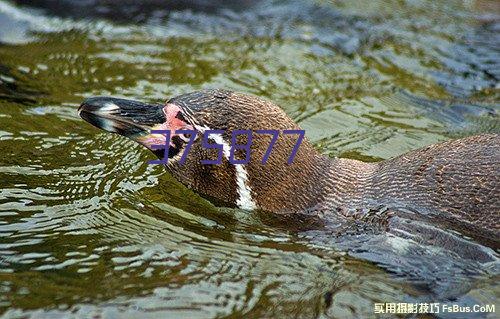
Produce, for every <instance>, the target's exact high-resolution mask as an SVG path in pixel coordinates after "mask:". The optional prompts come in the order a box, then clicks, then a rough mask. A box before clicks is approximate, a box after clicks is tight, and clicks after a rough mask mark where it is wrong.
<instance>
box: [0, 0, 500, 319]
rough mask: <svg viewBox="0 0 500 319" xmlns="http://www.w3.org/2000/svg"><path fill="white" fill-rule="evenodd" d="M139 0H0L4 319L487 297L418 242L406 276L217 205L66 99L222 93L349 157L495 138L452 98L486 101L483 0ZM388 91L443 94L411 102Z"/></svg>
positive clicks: (368, 306) (488, 47)
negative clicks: (417, 257)
mask: <svg viewBox="0 0 500 319" xmlns="http://www.w3.org/2000/svg"><path fill="white" fill-rule="evenodd" d="M139 2H140V1H123V2H112V1H111V2H110V1H83V2H79V4H78V5H76V4H75V1H71V0H64V1H22V0H20V1H4V0H2V1H0V150H1V153H2V156H1V157H0V314H3V317H5V318H24V317H33V318H40V317H41V318H59V317H61V318H63V317H76V318H90V317H94V316H97V317H99V316H101V317H105V318H127V317H130V318H135V317H140V318H167V317H171V318H180V317H185V318H213V317H232V318H237V317H243V316H244V317H248V318H257V317H266V318H282V317H298V318H312V317H335V318H359V317H362V318H369V317H374V316H375V315H374V314H373V307H374V303H377V302H419V301H420V302H456V303H460V304H462V305H468V304H476V303H479V304H483V303H489V304H491V303H495V302H497V301H498V297H499V295H500V291H499V290H500V288H499V286H498V285H497V284H496V282H498V273H499V272H498V271H497V270H493V271H492V270H491V269H489V268H488V267H489V265H478V264H477V263H475V262H473V261H466V260H464V261H460V262H453V263H450V265H449V267H450V268H446V267H445V266H448V265H447V264H443V263H441V261H442V260H441V259H439V258H442V257H440V256H437V255H436V256H434V257H433V255H432V254H431V253H429V255H427V256H426V257H425V258H422V267H421V268H422V269H423V270H422V273H421V274H417V275H416V276H415V277H411V276H409V275H405V276H402V275H400V274H398V273H394V272H393V271H388V270H387V268H386V267H384V265H380V264H377V263H373V262H370V258H359V257H356V256H357V255H356V254H352V253H349V247H346V246H345V245H335V244H334V243H328V241H327V242H325V241H324V240H312V239H311V238H312V237H314V236H311V234H310V233H307V234H304V233H301V232H297V231H293V230H289V229H287V227H284V226H283V225H280V224H279V222H276V221H271V222H270V221H268V220H267V219H266V218H265V217H263V216H260V215H259V214H257V213H250V212H245V211H239V210H233V209H227V208H218V207H215V206H214V205H212V204H210V203H209V202H207V201H205V200H203V199H201V198H200V197H199V196H197V195H196V194H194V193H193V192H191V191H189V190H187V189H186V188H184V187H182V186H181V185H180V184H179V183H177V182H176V181H175V180H174V179H173V178H172V177H171V176H170V175H169V174H168V173H166V172H165V170H164V169H162V168H161V167H157V166H152V165H147V160H149V159H152V155H151V154H150V153H149V152H148V151H146V150H145V149H143V148H141V147H140V146H138V145H136V144H134V143H133V142H131V141H129V140H127V139H126V138H123V137H120V136H117V135H113V134H106V133H104V132H102V131H99V130H97V129H95V128H93V127H91V126H90V125H88V124H87V123H85V122H84V121H83V120H81V119H80V118H79V117H78V115H77V113H76V109H77V107H78V105H79V103H80V102H81V101H82V99H83V98H85V97H88V96H92V95H114V96H120V97H126V98H133V99H140V100H144V101H151V102H159V101H160V102H161V101H164V100H166V99H167V98H169V97H172V96H175V95H177V94H181V93H186V92H189V91H192V90H197V89H202V88H214V87H223V88H228V89H233V90H237V91H242V92H247V93H252V94H256V95H259V96H262V97H265V98H268V99H271V100H273V101H275V102H276V103H277V104H278V105H280V106H281V107H282V108H283V109H284V110H285V111H286V112H287V113H288V114H289V115H290V116H291V117H292V118H293V119H295V120H296V121H297V122H299V123H300V125H301V126H302V127H303V128H304V129H305V130H306V133H307V137H308V138H309V139H310V140H311V141H312V142H313V143H314V144H315V145H316V146H317V147H318V149H320V150H321V152H323V153H324V154H328V155H330V156H340V157H348V158H354V159H360V160H365V161H378V160H381V159H386V158H390V157H392V156H396V155H399V154H401V153H404V152H406V151H409V150H412V149H416V148H418V147H422V146H424V145H428V144H431V143H435V142H439V141H444V140H447V139H450V138H454V137H459V136H465V135H470V134H474V133H481V132H498V131H499V130H500V125H499V123H498V120H497V119H496V118H494V117H493V118H492V117H491V116H487V115H486V116H485V115H484V114H483V113H481V112H476V113H475V111H473V112H472V113H470V114H469V113H467V114H465V115H464V113H460V112H455V111H454V110H453V109H452V110H451V111H450V108H449V106H450V104H451V105H476V106H485V105H486V106H488V107H494V106H495V104H497V105H498V99H499V92H500V91H499V84H498V80H499V78H500V59H499V51H500V33H499V32H498V31H499V30H500V13H499V7H498V4H497V3H496V2H495V1H451V0H450V1H424V0H422V1H335V2H333V1H332V2H330V1H292V0H289V1H270V0H262V1H215V2H213V3H211V2H209V1H208V2H207V1H194V0H193V1H188V2H187V4H186V3H184V4H182V3H180V2H179V1H174V2H172V4H171V5H168V6H167V5H165V4H164V3H162V2H161V1H155V0H149V1H143V2H142V4H138V3H139ZM117 3H120V4H121V5H120V6H119V7H118V8H117V7H116V6H117ZM159 3H161V4H159ZM400 90H402V91H404V92H408V93H409V94H411V95H412V96H419V97H421V98H423V99H427V100H429V101H438V100H440V101H444V103H437V102H431V103H430V104H428V105H427V106H425V103H424V104H423V107H420V108H418V107H417V108H415V107H413V106H412V105H411V104H412V103H411V102H409V101H408V100H405V99H402V100H398V99H397V98H394V95H393V93H394V92H399V91H400ZM405 101H406V102H405ZM403 244H405V243H404V242H403V243H402V244H401V245H403ZM406 244H407V243H406ZM401 245H400V248H401V247H403V246H401ZM405 247H406V246H405ZM402 249H404V247H403V248H402ZM428 251H431V250H428ZM493 254H495V253H494V252H493ZM367 259H368V260H367ZM403 263H404V260H402V264H403ZM471 268H474V269H476V270H478V269H479V271H478V272H476V273H471V272H468V270H469V269H471ZM432 273H434V274H439V275H440V276H441V277H438V276H437V275H436V277H432V278H431V279H429V278H428V276H429V275H428V274H432ZM429 281H430V282H431V283H435V285H430V286H429ZM433 287H434V288H433ZM436 287H438V288H436ZM497 306H498V304H497ZM440 316H442V317H447V316H446V315H442V314H440ZM464 316H465V315H464ZM484 316H486V315H484ZM490 316H491V314H490ZM448 317H450V318H451V317H453V318H457V315H456V314H455V315H453V316H450V315H448ZM465 317H466V316H465ZM476 317H478V316H477V315H476Z"/></svg>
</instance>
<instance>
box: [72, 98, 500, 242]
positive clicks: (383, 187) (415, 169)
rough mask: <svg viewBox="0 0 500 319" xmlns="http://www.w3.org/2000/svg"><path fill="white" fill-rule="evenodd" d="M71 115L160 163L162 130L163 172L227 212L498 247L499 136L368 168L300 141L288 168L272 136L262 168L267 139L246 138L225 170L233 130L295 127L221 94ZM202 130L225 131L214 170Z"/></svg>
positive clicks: (259, 102) (94, 102) (91, 103)
mask: <svg viewBox="0 0 500 319" xmlns="http://www.w3.org/2000/svg"><path fill="white" fill-rule="evenodd" d="M79 114H80V116H81V117H82V118H83V119H84V120H86V121H88V122H89V123H91V124H93V125H94V126H96V127H98V128H101V129H103V130H106V131H109V132H113V133H118V134H120V135H123V136H126V137H129V138H131V139H132V140H134V141H136V142H138V143H140V144H142V145H143V146H145V147H146V148H148V149H150V150H151V151H153V152H154V153H155V154H157V155H158V157H160V158H161V157H162V156H163V154H164V151H165V150H163V149H158V146H153V145H159V144H162V142H164V141H165V138H164V137H163V136H162V135H159V134H154V133H151V130H170V131H171V133H172V134H171V140H170V143H169V149H168V163H167V165H166V168H167V170H168V171H169V172H170V173H171V174H172V175H173V176H174V177H175V178H176V179H177V180H179V181H180V182H182V183H183V184H184V185H186V186H187V187H189V188H191V189H193V190H194V191H196V192H197V193H199V194H201V195H202V196H204V197H206V198H208V199H211V200H216V201H217V202H219V203H223V204H224V205H227V206H238V207H240V208H243V209H248V210H251V209H260V210H263V211H269V212H274V213H277V214H286V215H290V214H294V213H301V212H307V214H315V213H318V214H319V213H321V214H323V215H329V216H331V217H332V218H333V219H335V220H356V219H360V218H361V219H362V218H366V219H370V218H371V217H370V211H377V214H378V215H377V216H379V215H381V216H382V217H380V216H379V217H377V218H379V219H380V218H381V219H390V218H392V217H391V216H394V215H396V216H397V215H398V214H400V215H404V214H411V215H412V217H411V218H412V219H422V220H430V221H432V222H433V223H436V224H440V225H445V227H447V228H451V229H454V230H458V231H460V232H462V233H464V234H466V235H472V236H473V237H475V238H478V237H479V238H481V239H483V240H485V241H488V242H490V243H491V242H492V241H493V245H494V246H497V245H498V238H500V237H499V236H498V235H499V228H500V196H499V194H500V192H499V191H500V189H499V184H500V136H499V134H483V135H476V136H471V137H467V138H462V139H458V140H451V141H447V142H444V143H439V144H434V145H430V146H426V147H424V148H421V149H418V150H415V151H412V152H409V153H406V154H403V155H401V156H398V157H395V158H392V159H388V160H385V161H381V162H377V163H365V162H362V161H357V160H352V159H343V158H334V159H332V158H329V157H327V156H324V155H322V154H320V153H319V152H318V151H317V150H316V149H314V147H313V146H312V145H311V144H310V143H309V142H308V141H307V140H304V141H303V142H302V143H301V144H300V147H299V148H298V150H297V153H296V155H295V158H294V160H293V162H292V163H291V164H287V160H288V158H289V155H290V153H291V151H292V149H293V148H294V146H295V145H296V140H297V137H296V136H292V135H287V134H280V135H279V138H278V139H277V140H276V141H275V146H274V148H273V150H272V152H271V154H270V156H269V158H268V160H267V162H266V163H265V164H262V162H261V160H260V159H262V158H263V156H264V155H265V154H266V151H267V149H268V146H269V144H270V142H271V139H272V136H270V135H266V134H253V136H252V143H251V160H250V161H249V162H248V163H247V164H231V163H230V162H229V160H228V157H229V154H228V153H229V150H228V148H229V145H230V144H231V132H232V131H233V130H251V131H252V132H255V131H257V130H270V129H272V130H279V131H283V130H300V127H299V126H298V125H297V124H296V123H295V122H294V121H293V120H292V119H290V118H289V117H288V116H287V115H286V113H285V112H284V111H283V110H281V109H280V108H279V107H278V106H276V105H275V104H273V103H271V102H269V101H266V100H264V99H261V98H258V97H255V96H252V95H247V94H242V93H236V92H231V91H227V90H220V89H217V90H205V91H197V92H193V93H188V94H184V95H180V96H178V97H175V98H172V99H170V100H169V101H167V102H166V103H165V104H154V105H153V104H145V103H141V102H136V101H131V100H125V99H118V98H111V97H92V98H88V99H86V100H85V101H84V102H83V103H82V104H81V106H80V108H79ZM180 129H188V130H195V131H196V132H197V133H198V134H199V136H197V138H196V139H195V141H194V143H193V144H192V146H191V149H190V152H189V155H188V156H187V158H185V159H184V160H185V162H184V163H182V164H181V163H180V160H181V157H182V154H183V151H184V149H185V148H186V145H187V144H188V141H189V136H187V135H185V134H175V130H180ZM206 130H224V133H221V134H219V135H215V136H213V138H212V140H211V141H210V143H217V144H220V145H223V152H222V153H223V159H222V162H221V164H219V165H206V164H203V163H202V162H201V161H202V160H206V159H215V158H217V156H218V152H217V150H216V149H215V148H213V149H212V148H206V147H204V146H206V144H205V145H203V137H202V135H203V133H204V132H205V131H206ZM243 139H244V138H243ZM241 142H242V143H244V141H243V140H242V141H241ZM205 143H206V141H205ZM380 207H384V209H382V210H381V209H380ZM381 211H382V212H383V213H380V212H381ZM497 247H498V246H497Z"/></svg>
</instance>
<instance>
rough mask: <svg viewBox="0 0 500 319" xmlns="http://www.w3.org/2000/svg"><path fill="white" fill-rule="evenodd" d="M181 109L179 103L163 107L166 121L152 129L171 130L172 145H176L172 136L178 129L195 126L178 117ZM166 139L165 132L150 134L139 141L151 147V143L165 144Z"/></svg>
mask: <svg viewBox="0 0 500 319" xmlns="http://www.w3.org/2000/svg"><path fill="white" fill-rule="evenodd" d="M180 111H181V109H180V107H178V106H177V105H175V104H171V103H167V104H166V105H165V106H164V107H163V114H165V117H166V121H165V122H164V123H162V124H158V125H155V126H153V127H152V128H151V130H165V131H166V130H170V146H175V145H174V144H173V143H172V137H174V136H175V135H176V134H175V131H176V130H182V129H185V130H193V126H191V125H190V124H188V123H186V122H184V121H183V120H181V119H179V118H177V114H178V113H179V112H180ZM165 140H166V138H165V135H164V134H149V135H146V136H144V137H142V138H140V139H139V142H140V143H141V144H143V145H144V146H146V147H149V148H151V145H164V144H165Z"/></svg>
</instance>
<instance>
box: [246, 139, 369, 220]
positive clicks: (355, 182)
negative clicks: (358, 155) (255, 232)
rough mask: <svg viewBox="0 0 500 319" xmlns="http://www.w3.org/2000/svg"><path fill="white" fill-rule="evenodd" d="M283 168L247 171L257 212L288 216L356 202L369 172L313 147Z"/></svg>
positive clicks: (254, 167)
mask: <svg viewBox="0 0 500 319" xmlns="http://www.w3.org/2000/svg"><path fill="white" fill-rule="evenodd" d="M285 165H286V166H281V167H280V166H276V165H274V166H264V165H249V166H248V167H247V168H246V169H247V171H248V185H249V186H250V188H251V193H252V196H253V201H254V202H255V203H256V205H257V206H258V207H259V208H260V209H262V210H264V211H270V212H275V213H286V214H288V213H295V212H303V211H305V210H310V209H315V208H333V207H340V206H347V205H349V204H351V203H356V202H359V201H361V200H362V196H363V190H364V185H365V182H366V181H367V179H368V173H369V172H370V171H371V169H370V167H367V166H370V165H371V164H368V163H363V162H360V161H356V160H349V159H331V158H329V157H327V156H324V155H321V154H319V153H318V152H317V151H316V150H315V149H314V148H312V147H310V148H309V147H305V150H303V151H302V152H299V153H298V154H297V156H296V158H295V160H294V162H293V163H292V164H291V165H288V164H285Z"/></svg>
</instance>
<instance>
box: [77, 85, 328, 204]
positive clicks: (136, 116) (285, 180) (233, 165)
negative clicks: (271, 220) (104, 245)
mask: <svg viewBox="0 0 500 319" xmlns="http://www.w3.org/2000/svg"><path fill="white" fill-rule="evenodd" d="M79 114H80V116H81V117H82V118H83V119H84V120H86V121H88V122H89V123H91V124H93V125H94V126H96V127H98V128H101V129H103V130H106V131H108V132H112V133H117V134H120V135H123V136H126V137H128V138H130V139H132V140H134V141H136V142H138V143H139V144H141V145H143V146H145V147H146V148H147V149H149V150H151V151H152V152H153V153H154V154H156V156H157V157H158V158H160V159H163V162H164V163H165V166H166V168H167V170H168V171H169V172H170V173H171V174H172V175H173V176H174V177H175V178H176V179H177V180H179V181H180V182H181V183H183V184H184V185H185V186H187V187H188V188H191V189H193V190H194V191H195V192H197V193H199V194H200V195H202V196H204V197H206V198H208V199H209V200H211V201H212V202H214V203H216V204H220V205H224V206H230V207H232V206H237V207H240V208H242V209H256V208H261V209H264V210H272V211H277V210H278V211H279V210H283V209H295V208H297V209H299V208H301V207H305V206H307V205H309V204H311V203H309V199H303V200H300V199H298V202H297V203H290V202H289V200H288V199H287V198H289V197H288V196H289V195H290V194H284V193H285V192H291V193H293V192H294V191H298V190H299V188H301V187H310V185H309V183H308V182H306V181H305V179H304V178H303V176H304V175H309V176H310V175H313V174H312V173H313V166H314V164H315V161H317V160H320V156H319V154H318V153H317V152H316V151H315V150H314V148H313V147H312V146H311V145H310V144H309V143H308V142H307V141H306V140H304V141H303V142H302V143H301V144H300V145H299V148H298V150H297V152H296V154H295V157H294V160H293V162H292V163H291V164H289V158H290V155H291V153H292V151H293V149H294V147H295V146H296V144H297V139H298V136H297V135H295V136H293V135H291V134H283V131H285V130H300V128H299V126H298V125H297V124H296V123H295V122H294V121H293V120H291V119H290V118H289V117H288V116H287V115H286V113H285V112H283V110H281V109H280V108H279V107H278V106H276V105H275V104H273V103H271V102H269V101H266V100H264V99H261V98H258V97H255V96H252V95H247V94H242V93H235V92H231V91H227V90H204V91H196V92H192V93H188V94H184V95H180V96H177V97H174V98H171V99H169V100H168V101H167V102H166V103H165V104H146V103H142V102H137V101H131V100H125V99H117V98H111V97H93V98H89V99H86V100H85V101H84V102H83V103H82V104H81V106H80V108H79ZM159 130H160V131H163V132H165V131H168V132H169V135H170V141H169V142H168V143H167V142H166V134H162V133H159V132H158V131H159ZM266 131H273V132H277V133H278V136H277V137H276V140H275V141H274V142H273V135H272V134H265V133H262V132H266ZM258 132H260V133H258ZM271 143H274V145H273V147H272V149H271V151H270V153H269V154H268V157H267V160H266V161H265V162H264V161H263V159H264V157H265V156H266V153H267V152H268V151H269V148H270V144H271ZM165 155H166V156H165ZM167 158H168V160H167ZM215 163H216V164H215ZM238 163H244V164H238ZM300 191H302V189H300ZM313 193H314V192H311V194H312V195H311V196H313ZM285 195H286V196H285Z"/></svg>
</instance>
